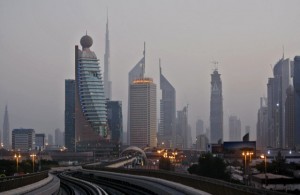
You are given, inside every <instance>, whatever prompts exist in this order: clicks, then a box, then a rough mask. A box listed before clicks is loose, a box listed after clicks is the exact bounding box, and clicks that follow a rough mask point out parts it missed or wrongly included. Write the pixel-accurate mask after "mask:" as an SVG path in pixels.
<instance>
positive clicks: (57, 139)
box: [55, 129, 65, 146]
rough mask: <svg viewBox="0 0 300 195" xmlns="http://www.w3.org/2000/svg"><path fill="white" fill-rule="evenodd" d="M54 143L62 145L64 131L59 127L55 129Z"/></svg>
mask: <svg viewBox="0 0 300 195" xmlns="http://www.w3.org/2000/svg"><path fill="white" fill-rule="evenodd" d="M55 145H59V146H64V145H65V144H64V133H63V132H61V130H60V129H55Z"/></svg>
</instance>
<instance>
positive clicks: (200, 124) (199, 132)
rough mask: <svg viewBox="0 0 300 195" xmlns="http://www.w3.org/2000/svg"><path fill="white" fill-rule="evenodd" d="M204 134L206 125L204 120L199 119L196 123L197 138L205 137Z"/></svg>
mask: <svg viewBox="0 0 300 195" xmlns="http://www.w3.org/2000/svg"><path fill="white" fill-rule="evenodd" d="M203 134H204V123H203V120H201V119H198V120H197V123H196V137H197V136H198V135H203Z"/></svg>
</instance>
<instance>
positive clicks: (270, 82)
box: [266, 78, 275, 147]
mask: <svg viewBox="0 0 300 195" xmlns="http://www.w3.org/2000/svg"><path fill="white" fill-rule="evenodd" d="M267 87H268V92H267V98H268V101H267V103H268V139H267V140H266V141H267V146H268V147H275V133H274V129H275V126H274V119H275V113H274V112H273V111H274V109H273V105H274V102H275V101H274V96H273V93H274V78H269V79H268V84H267Z"/></svg>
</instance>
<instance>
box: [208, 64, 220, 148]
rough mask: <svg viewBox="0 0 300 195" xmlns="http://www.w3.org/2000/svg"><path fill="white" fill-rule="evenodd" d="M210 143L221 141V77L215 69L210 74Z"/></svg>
mask: <svg viewBox="0 0 300 195" xmlns="http://www.w3.org/2000/svg"><path fill="white" fill-rule="evenodd" d="M210 137H211V138H210V143H213V144H217V143H219V142H220V141H221V142H222V141H223V96H222V81H221V75H220V74H219V73H218V70H217V69H215V70H214V72H213V74H211V96H210Z"/></svg>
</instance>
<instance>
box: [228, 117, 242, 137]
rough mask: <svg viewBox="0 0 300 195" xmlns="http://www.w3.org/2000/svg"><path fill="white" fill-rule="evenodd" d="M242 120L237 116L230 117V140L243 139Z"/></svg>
mask: <svg viewBox="0 0 300 195" xmlns="http://www.w3.org/2000/svg"><path fill="white" fill-rule="evenodd" d="M241 130H242V126H241V120H240V119H239V118H238V117H237V116H230V117H229V140H230V141H241V140H242V136H241Z"/></svg>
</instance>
